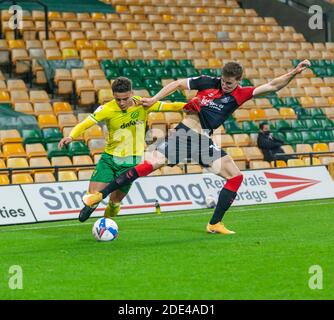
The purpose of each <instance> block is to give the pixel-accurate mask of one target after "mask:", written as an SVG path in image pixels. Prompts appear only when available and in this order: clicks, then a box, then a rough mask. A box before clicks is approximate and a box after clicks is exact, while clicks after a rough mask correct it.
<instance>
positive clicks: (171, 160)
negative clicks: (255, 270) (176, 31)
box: [79, 60, 311, 234]
mask: <svg viewBox="0 0 334 320" xmlns="http://www.w3.org/2000/svg"><path fill="white" fill-rule="evenodd" d="M310 65H311V64H310V62H309V61H308V60H304V61H302V62H300V63H299V64H298V66H297V67H296V68H295V69H293V70H291V71H290V72H288V73H286V74H284V75H282V76H280V77H277V78H275V79H273V80H271V81H270V82H268V83H266V84H263V85H261V86H258V87H256V88H255V87H241V86H240V85H239V82H240V81H241V79H242V74H243V68H242V66H241V65H240V64H239V63H237V62H229V63H227V64H226V65H225V66H224V67H223V68H222V75H221V77H216V78H215V77H209V76H199V77H195V78H188V79H180V80H176V81H173V82H171V83H169V84H168V85H166V86H165V87H164V88H162V89H161V90H160V91H159V92H158V93H157V94H156V95H155V96H154V97H152V98H142V100H141V101H142V103H143V105H146V106H150V105H153V104H154V103H155V102H156V101H158V100H161V99H163V98H164V97H166V96H168V95H169V94H171V93H172V92H174V91H175V90H177V89H180V90H185V89H190V90H198V92H197V95H196V97H195V98H193V99H191V100H190V101H189V102H188V103H187V104H185V106H184V108H183V111H184V112H185V113H186V115H185V117H184V119H183V121H182V122H181V123H179V124H178V126H177V127H176V128H175V131H174V132H173V133H171V134H170V135H169V136H168V137H166V138H164V139H162V140H160V141H157V142H156V143H154V144H152V145H151V146H150V148H149V152H148V153H147V156H146V158H145V160H144V161H143V162H142V163H141V164H139V165H137V166H135V167H134V168H132V169H130V170H128V171H127V172H126V173H124V174H122V175H121V176H119V177H118V178H117V179H115V180H114V181H112V182H111V183H110V184H109V185H108V186H107V187H106V188H105V189H104V190H102V191H101V192H98V193H95V194H89V195H86V196H84V198H83V202H84V204H85V207H84V208H83V209H82V210H81V212H80V215H79V220H80V221H85V220H86V219H88V218H89V216H90V214H91V213H92V212H93V211H94V209H95V208H96V205H97V204H98V203H99V202H100V201H101V200H102V199H103V198H105V197H106V196H107V195H108V194H109V193H110V192H112V191H114V190H117V189H119V188H120V187H122V186H124V185H127V184H130V183H132V182H133V181H134V180H136V179H137V178H139V177H143V176H147V175H148V174H150V173H151V172H152V171H154V170H156V169H158V168H160V167H162V166H164V165H165V164H166V162H167V163H168V165H175V164H177V163H179V162H185V161H186V160H185V159H189V158H191V159H192V160H193V161H196V162H198V163H199V164H200V165H202V166H204V167H208V168H209V170H210V171H212V172H213V173H215V174H217V175H219V176H221V177H223V178H225V179H226V183H225V185H224V188H223V189H222V190H221V191H220V194H219V197H218V202H217V206H216V208H215V210H214V213H213V215H212V217H211V219H210V221H209V223H208V224H207V227H206V230H207V232H209V233H219V234H233V233H235V232H234V231H231V230H228V229H227V228H226V227H225V226H224V224H223V223H222V222H221V221H222V219H223V217H224V214H225V212H226V211H227V210H228V209H229V207H230V206H231V204H232V202H233V201H234V199H235V197H236V195H237V191H238V189H239V187H240V185H241V183H242V180H243V175H242V173H241V172H240V170H239V168H238V167H237V165H236V164H235V163H234V161H233V159H232V158H231V157H230V156H229V155H227V154H226V153H225V151H224V150H223V149H220V148H219V147H218V146H216V145H215V144H214V142H213V141H212V139H211V138H210V135H211V134H212V131H213V130H215V129H216V128H218V127H219V126H220V125H222V124H223V123H224V121H226V120H227V118H228V117H229V116H230V115H231V114H232V113H233V112H234V111H235V110H236V109H237V108H239V107H240V106H241V105H242V104H243V103H244V102H246V101H247V100H250V99H252V98H255V97H258V96H261V95H264V94H267V93H270V92H276V91H278V90H280V89H282V88H284V87H285V86H287V85H288V84H289V82H290V81H291V80H292V79H293V78H294V77H295V76H296V75H298V74H299V73H301V72H302V71H303V70H305V69H306V68H308V67H310Z"/></svg>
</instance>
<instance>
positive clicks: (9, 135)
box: [0, 129, 23, 145]
mask: <svg viewBox="0 0 334 320" xmlns="http://www.w3.org/2000/svg"><path fill="white" fill-rule="evenodd" d="M22 141H23V139H22V137H21V135H20V132H19V131H18V130H15V129H11V130H0V145H1V144H4V143H13V142H18V143H20V142H22Z"/></svg>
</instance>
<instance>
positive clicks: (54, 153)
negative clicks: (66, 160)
mask: <svg viewBox="0 0 334 320" xmlns="http://www.w3.org/2000/svg"><path fill="white" fill-rule="evenodd" d="M46 150H47V152H48V157H49V158H52V157H61V156H69V152H68V150H67V148H66V147H63V148H62V149H61V150H59V149H58V142H49V143H47V144H46Z"/></svg>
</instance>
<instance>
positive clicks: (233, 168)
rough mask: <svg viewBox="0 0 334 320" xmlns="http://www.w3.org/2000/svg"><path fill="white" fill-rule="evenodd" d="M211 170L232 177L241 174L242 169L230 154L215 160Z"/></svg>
mask: <svg viewBox="0 0 334 320" xmlns="http://www.w3.org/2000/svg"><path fill="white" fill-rule="evenodd" d="M209 170H210V171H211V172H213V173H215V174H217V175H219V176H221V177H223V178H225V179H231V178H233V177H236V176H239V175H241V171H240V169H239V168H238V166H237V165H236V164H235V162H234V161H233V159H232V158H231V157H230V156H229V155H226V156H224V157H221V158H219V159H216V160H215V161H213V162H212V164H211V165H210V167H209Z"/></svg>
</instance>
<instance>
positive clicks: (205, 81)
mask: <svg viewBox="0 0 334 320" xmlns="http://www.w3.org/2000/svg"><path fill="white" fill-rule="evenodd" d="M187 80H188V82H187V84H188V89H189V90H199V91H201V90H206V89H217V88H218V86H217V84H219V82H220V81H219V79H217V78H213V77H209V76H199V77H193V78H188V79H187Z"/></svg>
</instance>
